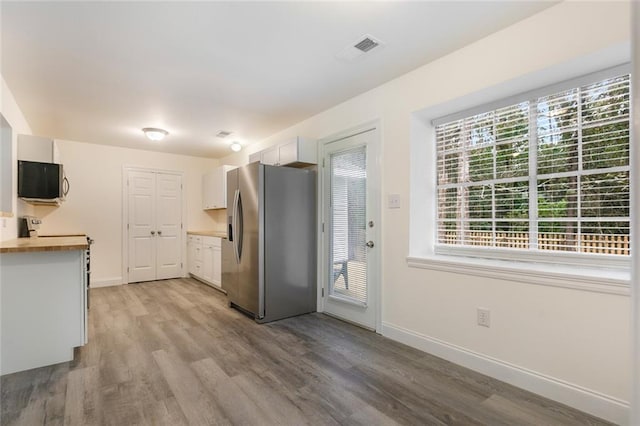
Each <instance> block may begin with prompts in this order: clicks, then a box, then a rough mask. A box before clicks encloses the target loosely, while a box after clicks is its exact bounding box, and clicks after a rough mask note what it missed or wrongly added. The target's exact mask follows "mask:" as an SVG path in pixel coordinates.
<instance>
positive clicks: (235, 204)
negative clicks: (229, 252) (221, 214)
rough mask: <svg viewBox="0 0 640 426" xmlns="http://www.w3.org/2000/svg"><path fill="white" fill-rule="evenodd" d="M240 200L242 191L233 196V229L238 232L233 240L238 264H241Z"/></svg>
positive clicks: (237, 191)
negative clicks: (239, 247) (239, 245)
mask: <svg viewBox="0 0 640 426" xmlns="http://www.w3.org/2000/svg"><path fill="white" fill-rule="evenodd" d="M239 198H240V190H239V189H236V192H235V194H234V196H233V216H232V227H233V229H234V230H235V232H236V236H235V238H234V239H233V252H234V254H235V255H236V263H240V254H239V253H238V237H239V235H240V233H239V232H238V231H239V230H238V200H239Z"/></svg>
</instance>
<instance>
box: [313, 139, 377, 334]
mask: <svg viewBox="0 0 640 426" xmlns="http://www.w3.org/2000/svg"><path fill="white" fill-rule="evenodd" d="M376 159H377V129H375V128H371V129H369V130H367V131H363V132H360V133H357V134H355V135H352V136H348V137H344V138H341V139H337V140H334V141H330V142H327V143H325V144H324V145H323V177H322V191H323V195H322V204H323V226H324V233H323V248H322V252H323V269H324V273H323V274H322V280H323V283H322V290H323V298H322V302H323V303H322V305H323V310H324V311H325V312H326V313H328V314H331V315H334V316H336V317H339V318H342V319H345V320H347V321H350V322H353V323H356V324H358V325H361V326H363V327H366V328H369V329H372V330H375V329H376V328H377V315H378V304H379V271H378V270H377V268H378V265H379V261H378V253H379V247H378V242H379V238H378V234H379V232H378V222H379V220H378V218H379V212H378V210H379V209H378V194H377V185H376V184H375V182H377V176H378V175H379V173H378V170H376V169H375V167H376V165H377V161H376Z"/></svg>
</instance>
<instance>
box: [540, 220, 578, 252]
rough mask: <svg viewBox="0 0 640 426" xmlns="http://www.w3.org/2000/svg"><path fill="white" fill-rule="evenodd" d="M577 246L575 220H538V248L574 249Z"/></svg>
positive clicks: (576, 225)
mask: <svg viewBox="0 0 640 426" xmlns="http://www.w3.org/2000/svg"><path fill="white" fill-rule="evenodd" d="M577 246H578V223H577V222H572V221H569V222H564V221H555V222H551V221H540V222H538V248H539V249H540V250H554V251H576V248H577Z"/></svg>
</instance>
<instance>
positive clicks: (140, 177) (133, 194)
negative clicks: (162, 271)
mask: <svg viewBox="0 0 640 426" xmlns="http://www.w3.org/2000/svg"><path fill="white" fill-rule="evenodd" d="M128 179H129V281H130V282H137V281H150V280H154V279H155V278H156V237H155V198H156V176H155V173H153V172H129V177H128Z"/></svg>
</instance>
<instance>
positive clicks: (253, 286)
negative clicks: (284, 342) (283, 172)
mask: <svg viewBox="0 0 640 426" xmlns="http://www.w3.org/2000/svg"><path fill="white" fill-rule="evenodd" d="M262 167H263V166H262V165H261V164H259V163H252V164H249V165H247V166H244V167H240V168H239V169H237V170H238V189H239V193H238V199H237V201H236V204H237V206H238V207H237V215H236V216H237V217H236V228H237V231H236V235H235V236H234V238H235V239H236V241H235V244H236V251H237V253H238V259H239V264H238V287H239V295H238V301H237V302H234V303H236V304H237V305H238V306H239V307H240V308H242V309H244V310H245V311H248V312H250V313H252V314H254V315H255V316H256V318H260V317H261V316H262V313H261V312H260V288H259V257H258V254H259V245H258V231H259V221H258V203H259V199H260V197H259V195H258V193H259V186H260V172H261V171H262Z"/></svg>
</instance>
